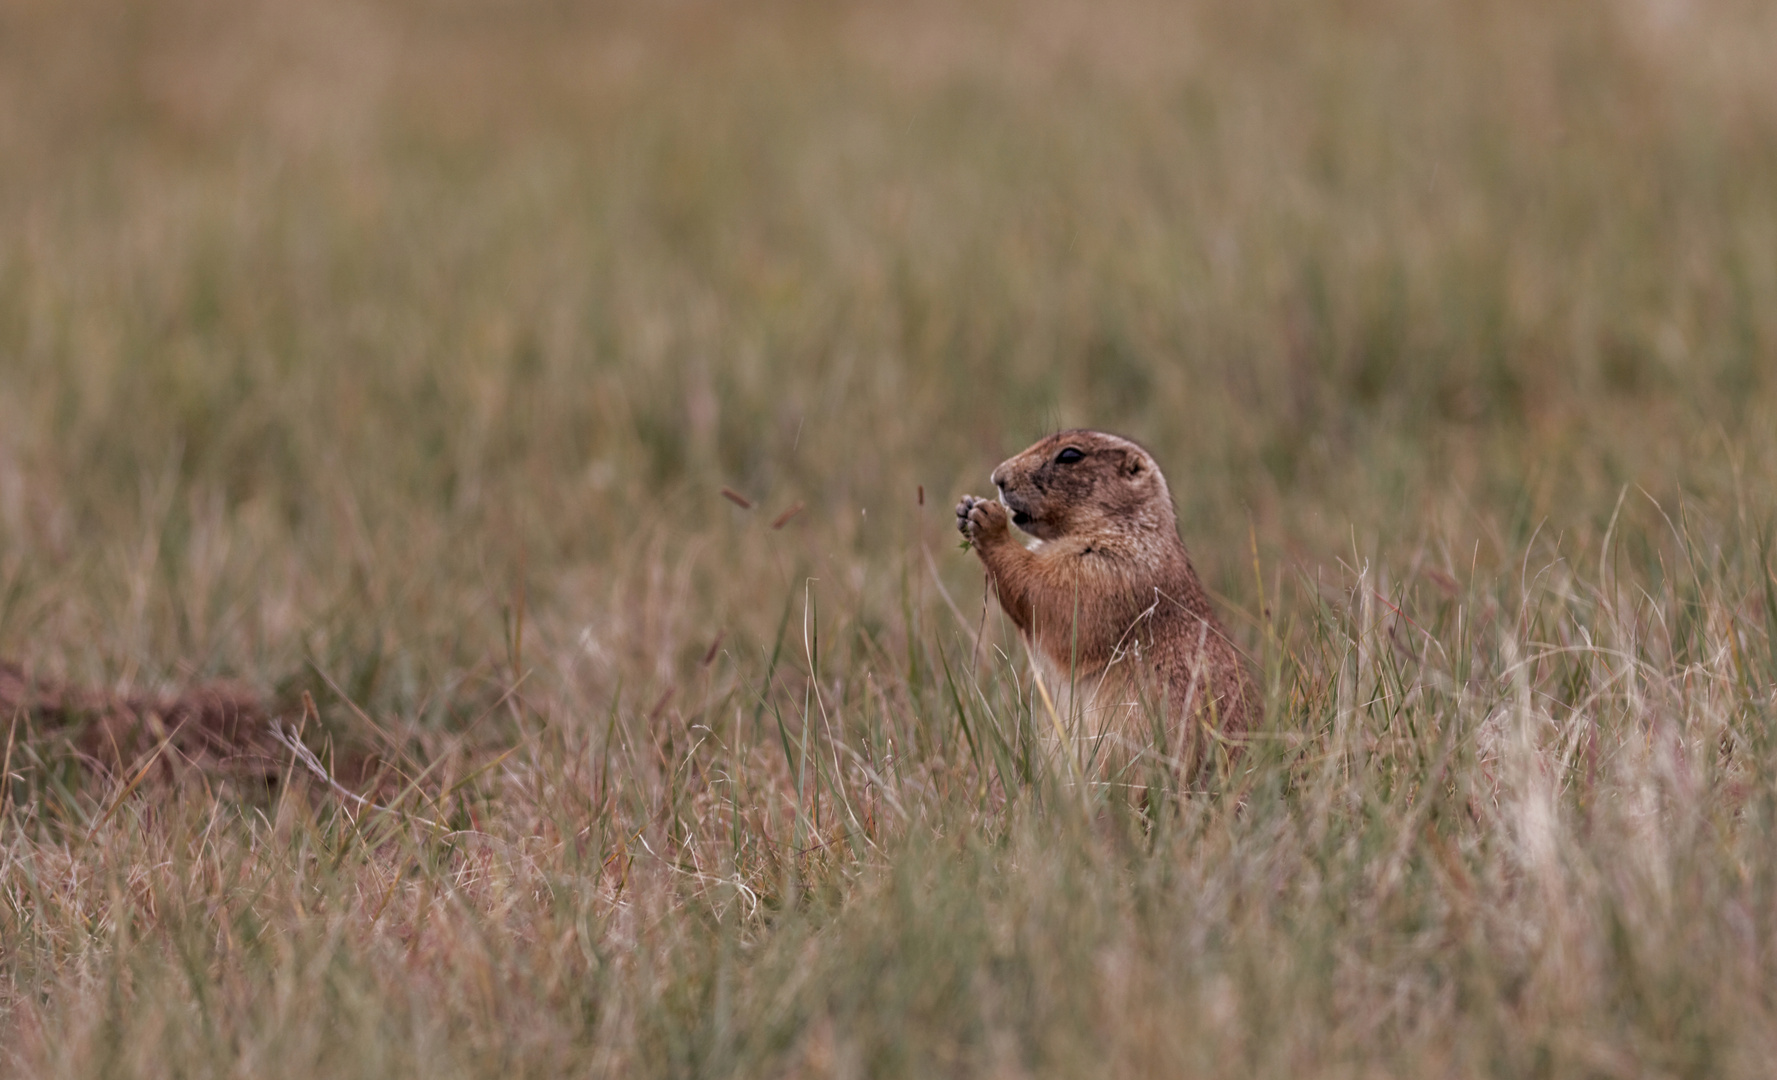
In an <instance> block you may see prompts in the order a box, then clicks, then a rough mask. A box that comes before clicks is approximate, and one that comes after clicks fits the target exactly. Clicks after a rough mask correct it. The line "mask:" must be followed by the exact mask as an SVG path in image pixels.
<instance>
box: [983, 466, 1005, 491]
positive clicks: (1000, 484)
mask: <svg viewBox="0 0 1777 1080" xmlns="http://www.w3.org/2000/svg"><path fill="white" fill-rule="evenodd" d="M987 482H988V483H990V484H992V485H993V486H994V487H996V488H999V489H1000V490H1001V491H1004V490H1006V482H1005V481H1004V480H1001V479H1000V471H999V470H998V469H995V470H993V474H992V475H991V476H989V477H988V478H987Z"/></svg>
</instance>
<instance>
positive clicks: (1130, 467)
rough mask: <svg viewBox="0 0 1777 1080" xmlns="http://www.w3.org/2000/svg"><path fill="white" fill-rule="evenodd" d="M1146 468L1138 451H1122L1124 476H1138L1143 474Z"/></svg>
mask: <svg viewBox="0 0 1777 1080" xmlns="http://www.w3.org/2000/svg"><path fill="white" fill-rule="evenodd" d="M1147 467H1148V466H1147V463H1146V462H1144V461H1143V460H1142V456H1141V454H1140V453H1139V452H1138V451H1135V450H1125V451H1123V475H1124V476H1140V475H1141V474H1142V473H1143V472H1145V471H1147Z"/></svg>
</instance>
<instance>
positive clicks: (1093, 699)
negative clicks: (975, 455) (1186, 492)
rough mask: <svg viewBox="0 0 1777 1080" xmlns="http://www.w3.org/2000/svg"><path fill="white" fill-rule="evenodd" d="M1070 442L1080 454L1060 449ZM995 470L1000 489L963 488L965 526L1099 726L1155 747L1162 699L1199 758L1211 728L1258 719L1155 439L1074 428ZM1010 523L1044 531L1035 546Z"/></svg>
mask: <svg viewBox="0 0 1777 1080" xmlns="http://www.w3.org/2000/svg"><path fill="white" fill-rule="evenodd" d="M1069 450H1072V451H1077V452H1078V453H1079V455H1080V457H1079V460H1077V461H1071V462H1070V461H1060V460H1057V459H1058V457H1059V456H1061V455H1063V453H1064V452H1065V451H1069ZM1070 456H1071V455H1070ZM991 479H992V481H993V483H994V485H995V486H996V487H998V488H999V491H1000V500H999V502H997V503H996V502H989V501H987V500H985V499H978V498H976V497H975V496H973V495H965V496H963V499H962V501H961V502H960V503H958V504H957V507H956V517H957V528H958V529H959V530H961V532H962V534H963V536H964V537H966V538H967V539H968V540H969V542H970V543H971V544H972V545H973V547H974V549H975V551H976V553H977V554H979V555H980V556H981V561H982V563H983V564H985V566H986V567H987V577H988V582H989V584H990V586H991V587H992V589H993V591H994V593H995V594H996V595H997V596H998V597H999V602H1000V606H1001V607H1002V608H1004V609H1005V612H1006V614H1007V615H1008V616H1009V617H1010V618H1011V619H1012V621H1013V623H1015V624H1016V625H1017V626H1018V629H1019V631H1020V632H1021V633H1022V634H1023V636H1024V639H1025V641H1026V642H1027V643H1028V644H1029V646H1030V648H1031V651H1032V652H1033V653H1034V654H1036V656H1038V657H1039V658H1041V660H1043V661H1045V662H1046V663H1047V665H1048V667H1049V669H1050V672H1049V676H1048V678H1047V679H1046V680H1045V685H1046V688H1047V689H1049V690H1050V692H1051V694H1052V695H1053V696H1055V697H1056V700H1057V702H1058V704H1059V702H1060V701H1061V700H1062V698H1061V696H1060V693H1061V691H1062V690H1065V689H1066V687H1067V686H1068V685H1072V686H1075V687H1078V688H1079V690H1078V692H1077V693H1076V694H1075V695H1074V697H1073V698H1072V701H1073V702H1074V703H1076V705H1077V706H1078V707H1079V709H1080V714H1079V715H1080V716H1081V718H1082V719H1083V720H1084V721H1085V722H1086V723H1087V725H1088V729H1089V733H1090V734H1092V735H1100V736H1103V735H1109V736H1113V742H1114V743H1117V744H1120V745H1121V746H1123V747H1146V746H1149V745H1151V744H1152V743H1153V741H1154V738H1153V736H1154V725H1153V723H1152V722H1151V721H1150V720H1149V716H1150V710H1151V709H1155V708H1157V707H1159V706H1161V703H1164V704H1163V708H1164V715H1165V742H1166V746H1165V753H1166V754H1167V755H1168V756H1170V757H1173V758H1174V759H1176V760H1179V761H1181V762H1183V763H1184V764H1185V765H1186V766H1187V767H1188V768H1189V767H1194V765H1195V764H1196V763H1197V762H1199V761H1200V760H1201V755H1202V750H1203V747H1204V745H1205V743H1206V741H1207V740H1206V739H1205V737H1204V736H1205V735H1206V733H1207V732H1208V731H1210V730H1215V731H1219V732H1220V733H1221V735H1223V736H1229V735H1236V734H1238V733H1240V732H1242V731H1244V730H1246V728H1247V726H1248V725H1249V724H1250V723H1251V722H1252V720H1253V714H1254V711H1255V710H1256V708H1257V707H1258V697H1257V694H1256V692H1255V690H1254V688H1253V684H1252V680H1251V678H1250V677H1249V676H1248V674H1247V669H1246V665H1245V663H1244V661H1243V660H1242V659H1241V656H1240V653H1239V651H1238V650H1237V649H1236V648H1235V647H1234V644H1233V643H1232V642H1231V641H1230V640H1229V638H1228V635H1227V633H1226V632H1225V631H1224V630H1223V628H1222V624H1221V622H1220V621H1219V620H1218V619H1217V618H1216V614H1215V611H1214V610H1213V609H1212V608H1211V606H1210V603H1209V596H1208V594H1207V593H1205V592H1204V589H1203V585H1202V583H1201V582H1200V581H1199V580H1198V578H1197V571H1196V570H1195V569H1194V568H1193V567H1192V566H1191V557H1190V555H1189V554H1187V553H1186V551H1185V545H1184V543H1183V541H1181V540H1180V539H1179V535H1178V521H1177V517H1176V515H1175V512H1174V510H1173V505H1172V493H1171V491H1170V490H1169V489H1168V488H1167V486H1166V478H1165V477H1164V476H1162V475H1161V474H1160V469H1159V466H1157V465H1156V464H1155V463H1154V459H1153V458H1152V457H1151V456H1150V455H1149V454H1148V452H1147V451H1146V450H1144V449H1142V448H1141V447H1140V446H1138V445H1136V444H1135V443H1133V442H1131V441H1129V440H1128V439H1123V438H1119V437H1118V436H1115V435H1107V434H1104V433H1103V432H1097V431H1063V432H1061V433H1059V434H1056V435H1051V436H1050V437H1048V438H1046V439H1043V440H1042V441H1040V442H1038V443H1037V444H1036V445H1034V446H1032V447H1030V448H1029V449H1028V450H1026V451H1024V452H1023V453H1021V454H1019V455H1017V456H1016V457H1013V458H1009V459H1007V460H1006V461H1003V462H1001V463H1000V466H999V467H998V468H997V469H995V470H994V471H993V475H992V477H991ZM1009 523H1010V524H1016V525H1017V526H1018V527H1019V528H1020V529H1022V530H1023V531H1024V532H1026V533H1029V534H1030V535H1031V536H1033V537H1035V538H1036V539H1037V543H1036V544H1035V545H1033V546H1032V547H1030V548H1026V547H1025V546H1024V545H1023V544H1021V543H1019V542H1018V541H1017V540H1016V539H1014V538H1013V536H1012V533H1011V530H1010V529H1009V528H1008V524H1009ZM1071 707H1073V706H1070V708H1071ZM1223 742H1224V744H1225V745H1228V746H1230V747H1236V746H1238V741H1237V740H1228V739H1226V738H1224V740H1223ZM1107 756H1121V755H1107Z"/></svg>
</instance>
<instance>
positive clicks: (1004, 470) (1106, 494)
mask: <svg viewBox="0 0 1777 1080" xmlns="http://www.w3.org/2000/svg"><path fill="white" fill-rule="evenodd" d="M990 479H991V480H992V481H993V484H994V486H995V487H997V488H999V490H1000V502H1001V503H1002V504H1004V505H1005V507H1006V509H1007V510H1009V511H1011V514H1012V524H1014V525H1016V526H1018V527H1019V528H1020V529H1023V530H1024V531H1025V532H1027V533H1029V534H1031V535H1032V536H1034V537H1036V538H1037V539H1039V540H1058V539H1060V538H1062V537H1065V536H1070V535H1087V536H1103V535H1107V534H1109V535H1119V534H1120V535H1125V536H1129V535H1140V534H1143V533H1149V532H1156V531H1165V532H1169V533H1173V534H1174V535H1176V530H1177V522H1176V521H1175V520H1174V517H1173V510H1172V492H1171V491H1170V490H1169V489H1168V488H1167V486H1166V478H1165V477H1164V476H1161V475H1160V467H1159V466H1158V465H1156V464H1154V459H1153V457H1151V456H1150V455H1149V454H1148V452H1147V451H1146V450H1143V449H1142V448H1141V447H1140V446H1138V445H1136V444H1135V443H1133V442H1130V441H1129V440H1128V439H1124V438H1119V437H1118V436H1116V435H1107V434H1105V433H1104V432H1102V431H1083V430H1076V431H1063V432H1059V433H1057V434H1054V435H1051V436H1049V437H1048V438H1046V439H1043V440H1041V441H1039V442H1038V443H1036V444H1035V445H1034V446H1031V447H1030V448H1029V449H1027V450H1025V451H1024V452H1023V453H1021V454H1018V455H1017V456H1015V457H1010V458H1007V459H1006V460H1005V461H1002V462H1000V464H999V467H998V468H996V469H994V470H993V475H992V476H991V477H990Z"/></svg>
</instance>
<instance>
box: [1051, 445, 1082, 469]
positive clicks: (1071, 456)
mask: <svg viewBox="0 0 1777 1080" xmlns="http://www.w3.org/2000/svg"><path fill="white" fill-rule="evenodd" d="M1085 458H1086V455H1085V454H1082V453H1081V452H1080V451H1079V450H1078V449H1076V448H1075V447H1072V446H1070V447H1068V448H1066V449H1065V450H1063V451H1062V452H1061V453H1059V454H1056V455H1055V464H1057V465H1072V464H1073V463H1074V462H1076V461H1083V460H1085Z"/></svg>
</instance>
